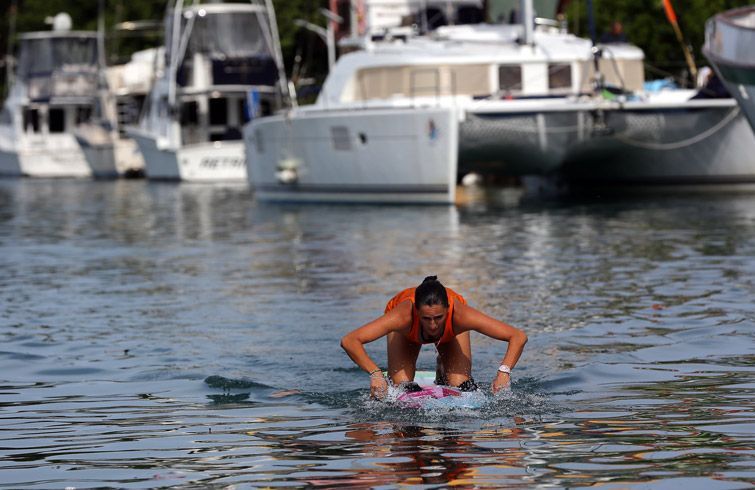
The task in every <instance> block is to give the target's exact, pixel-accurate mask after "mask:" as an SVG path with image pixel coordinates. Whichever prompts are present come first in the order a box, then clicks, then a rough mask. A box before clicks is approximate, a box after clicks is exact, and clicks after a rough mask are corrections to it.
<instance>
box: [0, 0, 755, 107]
mask: <svg viewBox="0 0 755 490" xmlns="http://www.w3.org/2000/svg"><path fill="white" fill-rule="evenodd" d="M518 3H519V1H518V0H498V1H496V0H488V4H489V5H490V8H489V11H490V12H491V13H492V14H496V13H500V12H510V11H511V9H514V8H517V7H518ZM557 3H558V2H557V1H554V0H545V1H538V2H535V8H536V9H538V10H537V11H540V12H542V11H545V10H547V9H555V6H556V4H557ZM592 3H593V5H594V10H595V18H596V24H597V30H598V35H600V34H602V33H603V32H606V31H608V30H609V28H610V25H611V23H612V22H613V21H614V20H617V19H618V20H620V21H621V22H622V23H623V24H624V29H625V31H626V33H627V36H628V38H629V40H630V41H631V42H632V43H634V44H637V45H638V46H639V47H640V48H642V49H643V50H644V51H645V55H646V62H647V65H648V67H649V70H652V71H651V72H650V73H649V74H648V75H649V76H648V77H647V78H648V79H653V78H665V77H667V76H671V77H673V78H677V79H682V78H683V72H684V70H685V69H686V65H685V63H684V57H683V56H682V52H681V48H680V47H679V43H678V41H677V40H676V37H675V35H674V30H673V28H672V27H671V25H670V24H669V23H668V22H667V21H666V19H665V17H664V12H663V6H662V2H661V1H658V0H641V1H632V0H594V1H593V2H592ZM750 3H751V2H749V1H748V0H715V1H705V0H691V1H685V2H677V4H676V5H675V8H676V13H677V15H678V17H679V22H680V24H681V26H682V28H683V32H684V35H685V37H686V39H687V42H688V43H689V45H690V46H691V47H692V49H693V50H694V52H695V53H696V59H697V60H699V61H703V60H704V58H703V56H702V54H701V49H702V46H703V42H704V36H705V20H706V19H708V18H710V17H712V16H713V15H715V14H717V13H719V12H723V11H724V10H728V9H732V8H736V7H742V6H746V5H749V4H750ZM273 4H274V5H275V9H276V16H277V18H278V24H279V29H280V33H281V47H282V49H283V55H284V59H285V64H286V67H287V69H288V70H289V75H290V70H291V68H292V66H293V64H294V59H295V57H296V55H297V50H298V52H299V54H300V55H301V56H303V57H306V58H307V62H308V70H310V71H309V73H308V75H310V76H314V77H315V78H317V79H318V80H319V81H320V82H321V81H322V79H323V78H324V77H325V75H326V73H327V56H326V53H325V50H324V49H323V46H322V44H321V43H322V41H321V40H320V39H319V38H317V36H316V35H314V34H312V33H310V32H308V31H307V30H305V29H302V28H300V27H298V26H297V25H296V24H295V22H294V21H295V20H296V19H302V20H305V21H308V22H312V23H314V24H320V25H322V24H323V17H322V15H320V13H319V9H320V8H322V7H327V6H328V1H327V0H273ZM14 8H15V11H16V15H17V25H16V27H15V32H16V33H21V32H30V31H40V30H42V31H43V30H47V29H49V26H48V25H46V24H45V18H46V17H50V16H54V15H56V14H57V13H59V12H68V13H69V14H70V15H71V17H72V19H73V25H74V28H75V29H78V30H96V28H97V15H98V2H96V1H89V2H76V1H73V0H56V1H54V2H51V1H46V0H2V1H0V12H3V14H4V15H3V19H5V22H4V25H2V26H0V33H1V34H0V52H1V53H4V54H5V53H7V52H8V34H9V32H8V25H7V22H8V20H10V19H11V18H12V15H11V13H12V9H14ZM165 8H166V3H165V2H155V1H152V0H130V1H124V0H107V1H105V23H106V26H107V31H108V43H107V51H108V62H109V63H122V62H125V61H127V60H128V56H129V54H130V53H131V52H133V51H135V50H137V49H144V48H146V47H149V46H151V45H156V44H159V42H160V41H161V38H162V31H161V25H162V24H161V23H162V20H163V16H164V14H165ZM585 9H586V6H585V2H583V1H572V2H569V5H568V7H567V9H566V16H567V20H568V22H569V28H570V30H571V31H572V32H574V33H575V34H577V35H581V36H589V29H588V15H587V12H586V10H585ZM489 20H491V21H495V19H489ZM125 21H149V22H150V23H151V24H150V23H148V24H146V25H144V27H150V26H151V27H150V29H151V32H148V33H146V34H145V33H144V32H140V33H139V35H138V36H133V35H131V36H130V35H129V32H128V31H120V32H115V31H114V30H113V28H114V26H115V25H117V24H119V23H122V22H125ZM150 29H148V30H150ZM4 67H5V64H2V65H0V68H2V69H0V75H1V78H0V84H2V86H3V87H4V86H5V82H6V80H5V71H4ZM0 93H3V94H4V93H5V91H4V89H3V90H2V91H0Z"/></svg>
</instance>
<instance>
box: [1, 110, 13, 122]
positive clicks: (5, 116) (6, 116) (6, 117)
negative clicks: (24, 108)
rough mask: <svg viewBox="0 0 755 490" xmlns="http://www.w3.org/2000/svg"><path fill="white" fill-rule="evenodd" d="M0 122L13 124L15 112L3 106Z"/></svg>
mask: <svg viewBox="0 0 755 490" xmlns="http://www.w3.org/2000/svg"><path fill="white" fill-rule="evenodd" d="M0 123H2V124H12V123H13V113H11V111H9V110H8V109H6V108H3V110H2V111H0Z"/></svg>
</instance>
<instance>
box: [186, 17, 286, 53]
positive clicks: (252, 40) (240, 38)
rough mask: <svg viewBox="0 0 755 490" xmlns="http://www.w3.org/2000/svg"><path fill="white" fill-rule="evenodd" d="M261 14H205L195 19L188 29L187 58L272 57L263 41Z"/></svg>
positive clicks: (269, 48)
mask: <svg viewBox="0 0 755 490" xmlns="http://www.w3.org/2000/svg"><path fill="white" fill-rule="evenodd" d="M261 19H264V17H263V16H262V14H258V13H256V12H223V13H212V14H210V13H208V14H206V15H204V16H197V17H196V19H195V21H194V25H193V26H192V28H191V36H190V38H189V45H188V49H187V53H186V55H187V56H191V55H193V54H196V53H198V54H203V55H206V56H208V57H209V58H212V59H229V58H230V59H234V58H235V59H240V58H253V57H259V56H271V55H272V50H271V47H270V46H268V43H267V42H266V41H265V36H264V34H263V31H262V29H263V26H261V25H260V20H261Z"/></svg>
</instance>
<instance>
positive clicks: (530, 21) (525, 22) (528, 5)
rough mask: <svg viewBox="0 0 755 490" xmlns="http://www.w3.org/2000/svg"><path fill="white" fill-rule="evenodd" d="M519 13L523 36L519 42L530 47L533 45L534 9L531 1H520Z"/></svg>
mask: <svg viewBox="0 0 755 490" xmlns="http://www.w3.org/2000/svg"><path fill="white" fill-rule="evenodd" d="M519 11H520V14H521V15H520V16H519V17H520V19H521V22H522V29H524V36H523V37H522V38H521V39H520V40H519V42H520V43H521V44H527V45H529V46H532V45H533V44H535V9H534V8H533V7H532V0H521V1H520V2H519Z"/></svg>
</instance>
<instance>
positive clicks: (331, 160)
mask: <svg viewBox="0 0 755 490" xmlns="http://www.w3.org/2000/svg"><path fill="white" fill-rule="evenodd" d="M395 3H397V2H391V4H395ZM404 3H407V4H417V3H420V4H421V3H422V2H410V1H405V2H404ZM445 3H447V4H449V5H450V6H451V7H453V6H454V5H453V4H455V2H445ZM360 4H362V5H363V6H364V5H366V6H367V7H369V6H370V5H371V8H373V9H379V8H381V7H382V6H383V2H377V1H375V2H360ZM458 4H459V5H458V7H459V8H461V7H462V6H463V7H464V8H470V6H469V2H458ZM462 4H463V5H462ZM449 10H450V9H445V10H443V11H442V12H449ZM521 10H522V16H523V19H524V20H523V22H522V23H519V24H495V25H492V24H468V25H442V26H439V27H438V26H435V25H433V26H434V27H436V28H435V29H434V30H427V31H425V30H424V27H423V25H425V26H429V25H431V24H433V22H429V21H425V22H415V23H414V24H413V25H412V26H409V27H407V26H396V27H395V29H393V28H389V27H385V26H381V28H380V29H378V30H370V28H369V26H366V27H365V30H364V34H363V35H360V36H352V37H351V38H348V39H347V41H348V46H349V48H350V49H353V48H354V46H358V47H359V48H360V49H358V50H355V51H352V52H349V53H348V54H345V55H343V56H341V58H340V59H339V60H338V61H337V63H336V64H335V66H334V67H333V68H332V70H331V71H330V73H329V75H328V77H327V79H326V81H325V83H324V85H323V87H322V90H321V92H320V94H319V96H318V98H317V101H316V102H315V103H314V104H313V105H310V106H302V107H298V108H291V109H287V110H284V111H282V112H281V113H279V114H275V115H272V116H268V117H262V118H258V119H255V120H253V121H252V122H251V123H250V124H247V125H246V126H245V128H244V131H245V142H246V145H247V155H248V158H247V165H248V171H249V172H248V176H249V181H250V185H251V186H252V187H253V188H254V189H255V195H256V196H257V197H258V198H259V199H263V200H316V201H359V202H365V201H368V202H426V203H452V202H454V201H455V190H456V184H457V182H458V181H459V180H460V179H461V178H462V177H463V176H464V175H465V174H468V173H482V174H494V175H499V176H508V177H516V178H525V179H526V180H528V181H532V180H533V179H534V180H536V181H537V180H547V181H549V182H548V185H549V186H550V185H552V183H553V182H555V184H556V185H560V183H561V182H564V181H566V182H569V183H571V184H582V183H598V182H599V183H622V182H623V183H688V182H702V183H710V182H720V181H725V180H728V179H730V178H732V176H734V178H738V179H739V178H741V179H748V178H755V165H752V164H749V163H748V162H747V159H746V158H743V157H745V156H746V155H748V154H752V152H755V138H753V136H752V134H751V133H752V132H751V131H749V128H748V127H747V125H746V122H745V121H744V119H743V118H742V117H741V114H740V113H739V109H738V108H737V106H736V102H735V101H733V100H731V99H701V100H690V99H691V98H692V97H693V95H694V94H695V91H694V90H671V91H660V92H646V91H645V90H644V82H645V79H644V66H643V61H644V54H643V52H642V50H640V49H639V48H638V47H636V46H633V45H630V44H626V43H621V44H611V45H596V44H594V43H593V42H592V41H591V40H588V39H582V38H579V37H576V36H574V35H572V34H570V33H568V32H567V31H566V29H565V26H564V24H563V23H562V22H557V21H552V20H548V19H535V18H534V17H533V15H532V4H531V1H523V2H522V6H521ZM423 15H427V12H424V13H423V12H420V16H423ZM375 17H376V18H379V17H380V16H375ZM462 17H463V16H461V15H455V16H452V15H447V16H446V19H450V18H462ZM467 17H468V18H471V19H475V18H479V16H467ZM436 23H437V22H436ZM733 139H736V140H738V141H740V143H739V145H738V146H737V147H736V148H732V147H731V146H730V145H729V143H730V142H731V141H732V140H733ZM748 152H749V153H748ZM538 185H539V184H538Z"/></svg>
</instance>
